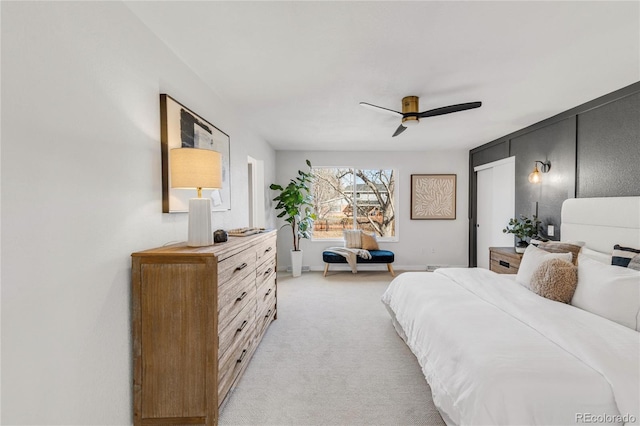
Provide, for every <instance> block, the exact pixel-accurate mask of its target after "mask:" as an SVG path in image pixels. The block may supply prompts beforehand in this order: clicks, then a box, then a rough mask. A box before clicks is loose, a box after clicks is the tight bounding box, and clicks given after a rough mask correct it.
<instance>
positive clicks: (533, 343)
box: [382, 269, 640, 425]
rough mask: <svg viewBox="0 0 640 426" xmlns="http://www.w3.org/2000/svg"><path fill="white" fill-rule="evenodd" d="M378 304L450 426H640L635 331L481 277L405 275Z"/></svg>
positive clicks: (479, 272) (639, 348)
mask: <svg viewBox="0 0 640 426" xmlns="http://www.w3.org/2000/svg"><path fill="white" fill-rule="evenodd" d="M382 301H383V303H384V304H385V305H386V306H387V308H388V309H389V311H390V313H391V315H392V316H393V317H394V318H395V320H396V322H397V325H399V326H400V327H401V328H402V330H399V332H400V334H401V335H402V334H404V335H403V338H404V339H405V341H406V342H407V344H408V345H409V347H410V348H411V350H412V351H413V353H414V354H415V355H416V357H417V359H418V362H419V363H420V365H421V367H422V370H423V372H424V374H425V377H426V378H427V381H428V382H429V384H430V386H431V390H432V393H433V399H434V402H435V404H436V405H437V406H438V408H439V409H440V410H441V411H442V412H443V413H444V414H445V415H446V416H448V417H449V419H450V420H451V421H453V422H454V423H455V424H458V425H468V424H477V425H497V424H502V425H534V424H538V425H555V424H563V425H569V424H573V425H575V424H580V423H599V424H623V423H627V424H638V421H639V420H638V419H639V417H640V414H639V411H640V410H639V405H640V389H639V387H640V334H639V333H638V332H636V331H634V330H631V329H628V328H626V327H624V326H621V325H619V324H616V323H614V322H611V321H609V320H606V319H603V318H600V317H598V316H596V315H593V314H590V313H588V312H585V311H582V310H580V309H578V308H575V307H573V306H569V305H565V304H562V303H558V302H553V301H551V300H547V299H544V298H542V297H540V296H538V295H536V294H534V293H533V292H531V291H530V290H528V289H525V288H524V287H522V286H520V285H519V284H517V283H516V282H514V281H512V280H509V279H506V278H504V277H502V276H500V275H498V274H495V273H493V272H491V271H488V270H485V269H440V270H437V271H436V272H435V273H428V272H410V273H404V274H402V275H400V276H398V277H397V278H396V279H395V280H393V281H392V282H391V284H390V285H389V288H388V289H387V291H386V292H385V294H384V295H383V296H382Z"/></svg>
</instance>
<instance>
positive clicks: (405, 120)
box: [360, 96, 482, 137]
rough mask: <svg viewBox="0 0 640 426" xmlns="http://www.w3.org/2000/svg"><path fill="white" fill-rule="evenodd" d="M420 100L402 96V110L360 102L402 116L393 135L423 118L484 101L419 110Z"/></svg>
mask: <svg viewBox="0 0 640 426" xmlns="http://www.w3.org/2000/svg"><path fill="white" fill-rule="evenodd" d="M418 100H419V98H418V97H417V96H406V97H404V98H402V112H399V111H394V110H392V109H389V108H384V107H381V106H377V105H373V104H369V103H367V102H360V105H362V106H363V107H367V108H371V109H374V110H376V111H382V112H387V113H390V114H393V115H395V116H400V117H402V123H401V124H400V126H398V128H397V129H396V131H395V133H394V134H393V137H395V136H398V135H399V134H400V133H402V132H404V131H405V130H407V127H408V126H415V125H417V124H418V123H420V119H421V118H427V117H435V116H436V115H443V114H449V113H452V112H458V111H464V110H467V109H473V108H479V107H480V106H482V102H468V103H466V104H457V105H449V106H446V107H440V108H435V109H430V110H428V111H423V112H418V111H419V110H420V107H419V106H418Z"/></svg>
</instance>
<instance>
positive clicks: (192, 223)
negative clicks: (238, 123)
mask: <svg viewBox="0 0 640 426" xmlns="http://www.w3.org/2000/svg"><path fill="white" fill-rule="evenodd" d="M170 155H171V187H172V188H184V189H193V188H195V189H197V190H198V198H191V199H189V239H188V240H187V245H188V246H189V247H202V246H210V245H213V230H212V228H211V198H209V197H207V198H202V188H211V189H219V188H222V155H220V153H219V152H216V151H211V150H209V149H199V148H175V149H172V150H171V153H170Z"/></svg>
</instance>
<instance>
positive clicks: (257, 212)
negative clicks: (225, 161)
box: [247, 156, 265, 228]
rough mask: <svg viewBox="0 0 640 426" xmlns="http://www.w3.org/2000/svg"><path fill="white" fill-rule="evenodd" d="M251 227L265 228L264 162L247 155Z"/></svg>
mask: <svg viewBox="0 0 640 426" xmlns="http://www.w3.org/2000/svg"><path fill="white" fill-rule="evenodd" d="M247 174H248V179H247V182H248V194H249V200H248V201H249V227H251V228H264V224H265V215H264V162H263V161H262V160H256V159H255V158H253V157H251V156H247Z"/></svg>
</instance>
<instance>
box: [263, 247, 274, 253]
mask: <svg viewBox="0 0 640 426" xmlns="http://www.w3.org/2000/svg"><path fill="white" fill-rule="evenodd" d="M271 250H273V247H269V248H268V249H266V250H265V251H264V252H265V253H269V252H270V251H271Z"/></svg>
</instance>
